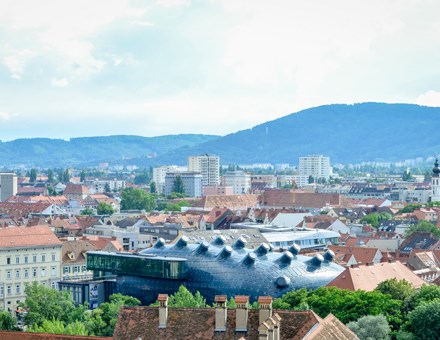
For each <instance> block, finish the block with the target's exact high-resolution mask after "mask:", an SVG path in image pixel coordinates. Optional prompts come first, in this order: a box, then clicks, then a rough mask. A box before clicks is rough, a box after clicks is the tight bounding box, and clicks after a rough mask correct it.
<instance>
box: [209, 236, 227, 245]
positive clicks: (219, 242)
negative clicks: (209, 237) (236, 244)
mask: <svg viewBox="0 0 440 340" xmlns="http://www.w3.org/2000/svg"><path fill="white" fill-rule="evenodd" d="M212 243H214V244H216V245H218V246H222V245H224V244H226V238H225V237H224V236H223V235H218V236H217V237H216V238H215V240H214V241H213V242H212Z"/></svg>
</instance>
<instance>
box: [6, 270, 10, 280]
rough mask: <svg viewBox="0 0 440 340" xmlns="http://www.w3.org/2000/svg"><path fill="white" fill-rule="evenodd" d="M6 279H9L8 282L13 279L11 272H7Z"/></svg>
mask: <svg viewBox="0 0 440 340" xmlns="http://www.w3.org/2000/svg"><path fill="white" fill-rule="evenodd" d="M6 278H7V279H8V280H10V279H11V271H10V270H8V271H6Z"/></svg>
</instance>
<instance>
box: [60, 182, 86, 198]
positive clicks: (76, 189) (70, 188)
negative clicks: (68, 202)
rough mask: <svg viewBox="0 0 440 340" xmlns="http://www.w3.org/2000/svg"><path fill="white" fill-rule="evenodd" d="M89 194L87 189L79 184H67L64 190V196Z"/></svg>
mask: <svg viewBox="0 0 440 340" xmlns="http://www.w3.org/2000/svg"><path fill="white" fill-rule="evenodd" d="M88 193H89V188H87V187H86V186H84V185H81V184H73V183H68V184H67V185H66V188H65V189H64V192H63V194H64V195H75V194H76V195H85V194H88Z"/></svg>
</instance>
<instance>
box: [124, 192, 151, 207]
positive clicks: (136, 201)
mask: <svg viewBox="0 0 440 340" xmlns="http://www.w3.org/2000/svg"><path fill="white" fill-rule="evenodd" d="M121 196H122V199H121V209H122V210H145V211H151V210H153V209H154V208H155V207H156V197H155V196H154V195H153V194H149V193H147V192H146V191H145V190H142V189H136V188H126V189H124V190H123V191H122V195H121Z"/></svg>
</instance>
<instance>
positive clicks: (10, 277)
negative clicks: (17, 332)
mask: <svg viewBox="0 0 440 340" xmlns="http://www.w3.org/2000/svg"><path fill="white" fill-rule="evenodd" d="M61 247H62V243H61V242H60V240H58V238H57V237H56V236H55V234H54V233H53V232H52V231H51V230H50V228H49V227H47V226H35V227H9V228H1V229H0V308H2V309H3V310H6V311H8V312H11V313H13V312H14V311H16V310H17V306H18V304H19V303H20V302H22V301H24V300H25V298H26V296H25V286H26V284H28V283H31V282H32V281H38V282H39V283H41V284H44V285H46V286H47V287H51V288H54V289H55V288H57V284H58V282H59V281H60V278H61Z"/></svg>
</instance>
